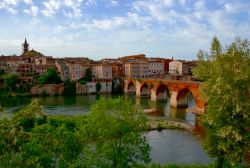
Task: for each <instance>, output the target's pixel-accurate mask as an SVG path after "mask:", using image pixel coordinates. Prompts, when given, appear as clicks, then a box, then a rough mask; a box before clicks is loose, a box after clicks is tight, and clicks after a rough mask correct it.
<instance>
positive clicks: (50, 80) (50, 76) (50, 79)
mask: <svg viewBox="0 0 250 168" xmlns="http://www.w3.org/2000/svg"><path fill="white" fill-rule="evenodd" d="M61 82H62V80H61V78H60V76H59V75H58V74H57V72H56V70H55V69H54V68H49V69H48V70H47V72H46V73H45V74H43V75H41V76H40V77H39V78H38V83H39V84H59V83H61Z"/></svg>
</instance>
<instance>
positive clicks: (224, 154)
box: [194, 38, 250, 167]
mask: <svg viewBox="0 0 250 168" xmlns="http://www.w3.org/2000/svg"><path fill="white" fill-rule="evenodd" d="M198 57H199V59H200V60H199V62H198V67H197V68H195V70H194V75H195V77H196V78H198V79H199V80H202V81H204V83H203V84H202V97H203V99H204V100H206V102H207V107H206V110H205V114H204V116H203V123H204V128H205V131H206V137H205V141H204V146H205V149H206V150H207V152H208V153H209V154H210V155H211V156H213V157H216V158H217V162H216V163H217V167H226V165H227V166H235V165H237V164H241V162H242V160H243V158H244V156H245V154H246V152H247V151H249V149H250V148H249V143H250V85H249V83H250V47H249V42H248V41H247V40H241V39H239V38H236V39H235V41H234V42H232V44H230V45H229V46H228V47H225V48H224V49H222V47H221V45H220V43H219V41H218V39H217V38H214V40H213V42H212V45H211V52H210V54H208V53H207V52H202V51H200V52H199V55H198Z"/></svg>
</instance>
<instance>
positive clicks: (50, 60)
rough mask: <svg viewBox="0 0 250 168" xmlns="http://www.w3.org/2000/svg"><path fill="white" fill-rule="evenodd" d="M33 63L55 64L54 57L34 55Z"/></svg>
mask: <svg viewBox="0 0 250 168" xmlns="http://www.w3.org/2000/svg"><path fill="white" fill-rule="evenodd" d="M34 63H35V65H50V66H55V59H54V58H53V57H48V56H36V57H35V58H34Z"/></svg>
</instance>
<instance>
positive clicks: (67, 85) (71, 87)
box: [63, 79, 76, 96]
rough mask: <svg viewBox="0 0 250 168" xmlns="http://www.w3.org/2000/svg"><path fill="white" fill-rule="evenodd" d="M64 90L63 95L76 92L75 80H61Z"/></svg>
mask: <svg viewBox="0 0 250 168" xmlns="http://www.w3.org/2000/svg"><path fill="white" fill-rule="evenodd" d="M63 86H64V90H63V95H65V96H69V95H75V94H76V84H75V82H73V81H72V82H71V81H70V80H69V79H67V80H66V81H64V82H63Z"/></svg>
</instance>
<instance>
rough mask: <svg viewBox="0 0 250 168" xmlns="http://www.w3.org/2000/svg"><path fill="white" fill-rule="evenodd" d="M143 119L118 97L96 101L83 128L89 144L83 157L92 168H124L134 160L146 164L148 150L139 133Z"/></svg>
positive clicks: (142, 129)
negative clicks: (87, 150)
mask: <svg viewBox="0 0 250 168" xmlns="http://www.w3.org/2000/svg"><path fill="white" fill-rule="evenodd" d="M145 128H146V118H145V116H143V113H141V111H139V110H138V109H136V108H135V106H133V105H132V103H131V102H129V101H125V100H124V99H122V98H117V99H104V98H100V100H98V101H97V102H96V103H95V104H94V105H93V106H92V108H91V112H90V114H89V116H88V118H87V123H86V124H85V125H84V131H83V132H84V133H83V135H84V137H86V138H87V140H88V142H90V149H91V150H89V152H88V154H87V156H88V159H86V160H88V161H89V162H90V163H89V165H92V167H113V168H126V167H132V166H135V165H137V162H138V161H142V162H145V163H148V162H149V161H150V157H149V151H150V147H149V144H148V143H147V140H146V138H145V137H144V136H143V131H144V130H145Z"/></svg>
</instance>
